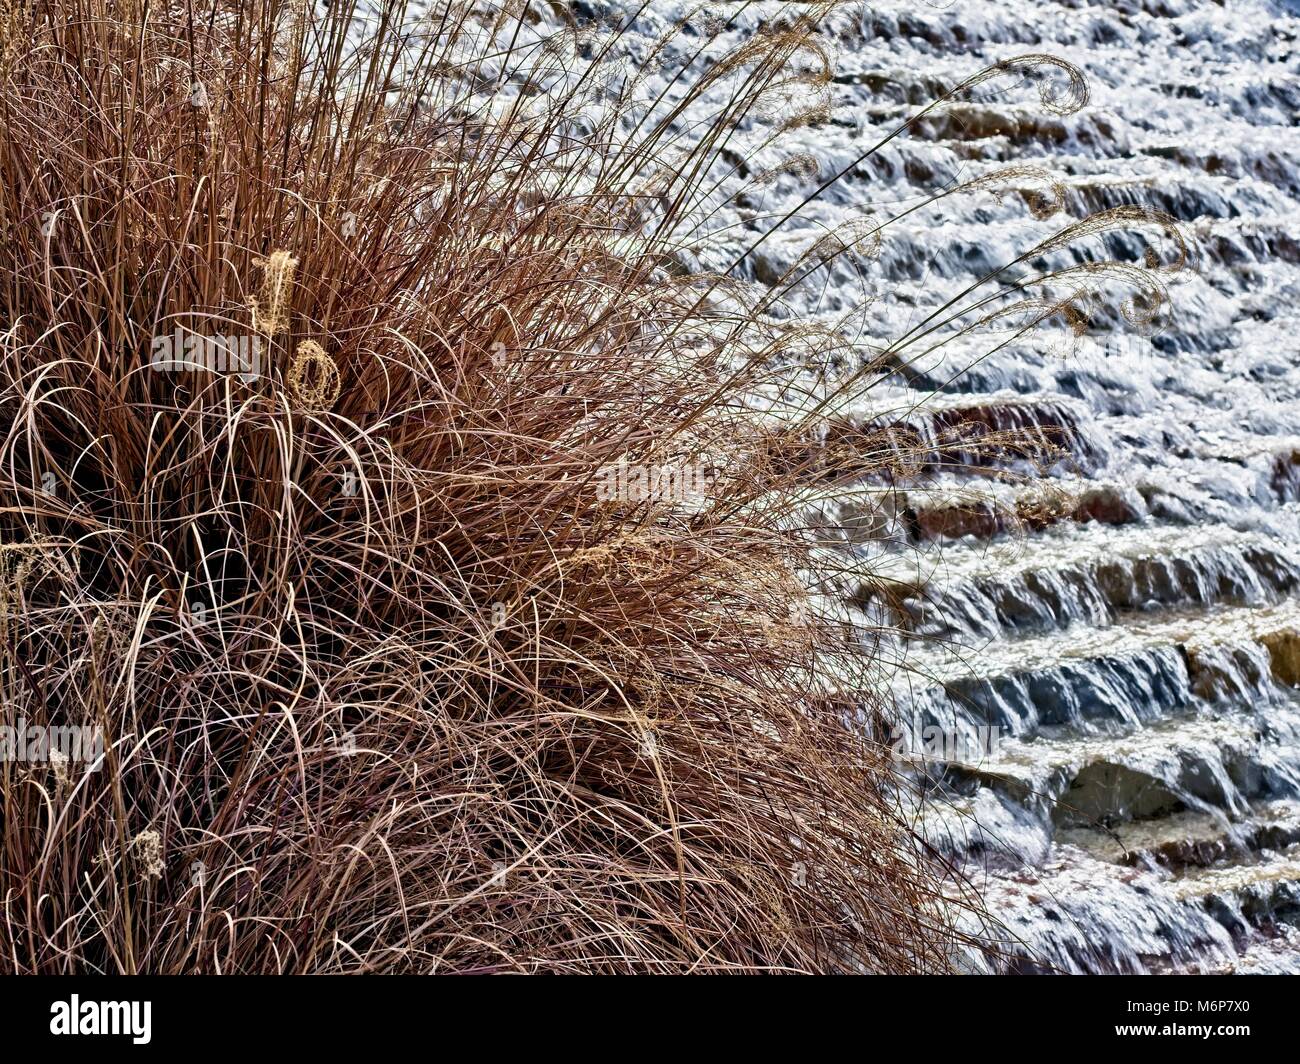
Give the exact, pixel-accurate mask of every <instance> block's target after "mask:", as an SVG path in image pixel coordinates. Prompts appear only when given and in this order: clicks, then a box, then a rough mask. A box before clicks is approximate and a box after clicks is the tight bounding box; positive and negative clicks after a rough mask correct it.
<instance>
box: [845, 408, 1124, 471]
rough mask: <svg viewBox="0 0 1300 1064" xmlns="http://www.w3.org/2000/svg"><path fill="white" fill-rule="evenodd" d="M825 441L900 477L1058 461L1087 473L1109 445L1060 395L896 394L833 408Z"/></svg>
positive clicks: (1030, 467)
mask: <svg viewBox="0 0 1300 1064" xmlns="http://www.w3.org/2000/svg"><path fill="white" fill-rule="evenodd" d="M825 446H826V447H827V448H830V449H832V450H834V451H839V450H847V451H850V452H852V453H859V454H862V455H863V457H864V458H866V459H867V460H866V461H865V462H864V467H865V469H866V470H867V471H869V472H870V471H873V470H875V469H879V468H882V467H887V468H888V469H889V470H890V471H891V473H892V475H894V476H895V477H904V478H906V477H908V476H917V475H921V474H932V473H934V472H935V471H936V470H939V469H943V468H950V469H951V468H958V467H960V468H962V469H963V471H965V472H996V471H997V470H998V469H1002V468H1006V469H1012V470H1015V469H1020V470H1022V471H1027V472H1035V473H1038V474H1040V475H1041V474H1042V473H1043V472H1045V471H1047V470H1049V469H1052V468H1054V467H1057V468H1061V469H1062V470H1067V469H1069V470H1073V471H1074V472H1076V473H1077V472H1087V471H1090V470H1092V469H1094V468H1096V467H1097V466H1099V465H1100V464H1101V463H1102V462H1103V460H1104V457H1105V454H1106V452H1107V444H1106V441H1105V439H1104V438H1103V437H1102V435H1101V434H1100V431H1099V429H1098V427H1097V425H1096V423H1095V422H1094V421H1092V420H1091V419H1090V418H1089V417H1088V415H1087V413H1086V412H1085V411H1084V410H1083V409H1082V408H1081V407H1080V406H1079V405H1078V404H1076V403H1075V402H1074V401H1073V400H1071V399H1068V398H1065V397H1063V396H1060V395H1021V394H1018V393H1015V392H1002V393H996V394H986V395H965V394H961V393H944V392H941V393H929V394H927V393H920V392H898V391H895V392H894V393H893V394H888V395H882V396H881V397H880V398H879V399H877V400H874V401H872V402H871V403H869V404H868V403H861V404H857V405H856V406H855V407H854V408H852V409H847V410H843V411H841V412H838V413H837V414H835V415H834V416H833V417H832V418H831V419H830V420H829V424H828V426H827V432H826V437H825Z"/></svg>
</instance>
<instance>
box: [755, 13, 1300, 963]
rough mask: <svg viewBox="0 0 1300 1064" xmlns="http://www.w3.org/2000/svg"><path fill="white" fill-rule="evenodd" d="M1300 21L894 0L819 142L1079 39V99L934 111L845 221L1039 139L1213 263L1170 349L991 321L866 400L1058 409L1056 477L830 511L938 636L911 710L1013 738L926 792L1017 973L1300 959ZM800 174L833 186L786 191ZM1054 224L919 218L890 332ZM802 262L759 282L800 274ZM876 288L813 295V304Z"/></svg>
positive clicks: (809, 143)
mask: <svg viewBox="0 0 1300 1064" xmlns="http://www.w3.org/2000/svg"><path fill="white" fill-rule="evenodd" d="M1296 14H1297V12H1296V10H1295V8H1294V6H1292V7H1291V8H1290V9H1288V6H1287V5H1283V4H1276V3H1274V4H1268V3H1262V2H1261V3H1240V4H1231V5H1226V6H1220V5H1217V4H1212V3H1206V2H1204V0H1150V2H1144V3H1142V2H1135V3H1124V4H1119V5H1113V4H1108V3H1107V4H1103V3H1095V4H1090V3H1087V2H1083V0H1075V2H1071V3H1035V4H1028V3H1018V2H1013V3H999V4H991V3H980V4H975V3H956V4H953V5H951V6H949V7H947V8H937V7H931V6H927V5H924V4H915V3H908V4H893V3H880V4H871V5H870V6H869V7H868V8H867V9H864V10H863V11H862V12H861V14H860V17H858V18H854V19H851V20H848V21H846V22H845V23H844V24H843V25H842V26H839V27H838V28H837V30H836V31H835V36H836V37H838V39H839V40H838V43H839V45H840V46H841V51H840V60H839V68H838V76H837V84H836V100H835V106H834V107H833V109H832V111H831V114H832V115H833V116H834V117H833V119H832V122H831V123H830V124H828V125H825V126H822V127H818V128H814V129H809V130H806V131H804V132H803V133H802V137H803V138H804V140H805V142H806V143H805V144H804V145H803V148H804V150H807V151H809V152H810V153H811V154H813V155H814V156H815V157H818V158H821V159H826V160H828V162H827V164H826V165H834V164H833V163H832V162H830V160H832V159H838V157H839V156H843V155H846V154H847V153H848V152H849V151H851V150H852V148H853V146H854V145H855V144H857V143H866V142H869V141H871V140H874V139H878V137H879V135H880V134H882V133H885V132H888V130H889V129H890V128H892V125H896V124H897V123H898V122H899V121H901V120H902V119H904V118H906V116H907V114H908V113H910V111H912V110H915V105H916V103H917V102H918V101H921V100H924V99H925V98H927V95H928V94H932V92H933V85H932V81H933V79H936V78H937V79H939V80H940V81H943V82H945V83H947V84H952V83H954V82H956V81H958V80H960V78H961V77H962V76H966V75H969V74H970V73H971V72H972V71H973V70H974V69H978V68H979V67H980V66H982V65H986V64H988V63H992V62H996V61H997V60H999V59H1002V58H1004V57H1006V56H1008V55H1015V54H1019V53H1023V52H1049V53H1052V54H1054V55H1060V56H1062V57H1063V58H1065V59H1067V60H1069V61H1071V62H1073V63H1075V64H1077V65H1078V66H1079V67H1080V68H1081V69H1083V70H1084V72H1085V73H1086V74H1087V76H1088V78H1089V81H1090V84H1091V88H1092V100H1091V103H1090V104H1089V105H1088V106H1087V107H1086V108H1083V109H1082V110H1080V111H1079V112H1077V113H1075V114H1073V115H1068V116H1061V117H1056V116H1046V117H1045V116H1044V115H1043V114H1042V112H1041V110H1040V109H1038V108H1036V107H1035V106H1034V105H1035V103H1036V101H1034V100H1032V99H1027V100H1022V101H1020V102H1019V103H1017V102H1013V101H1012V100H1010V99H1007V100H1005V101H1003V102H991V101H989V100H984V101H982V102H979V103H969V104H966V105H963V106H962V107H960V108H954V109H953V110H954V111H957V112H958V115H957V116H956V117H958V118H960V119H961V121H956V120H955V119H954V117H953V116H951V115H947V116H944V117H939V118H936V119H934V120H933V121H932V122H929V123H928V124H926V125H924V126H922V127H921V128H920V129H919V130H917V131H914V132H913V134H912V135H911V136H910V138H908V139H907V140H905V141H904V140H902V139H900V140H899V141H897V142H894V144H893V145H891V146H890V149H889V150H887V151H886V152H885V153H883V156H877V157H875V159H874V163H875V165H874V167H873V168H872V169H871V170H870V172H867V173H862V174H861V175H858V174H854V175H852V176H853V180H848V181H846V182H843V183H841V185H839V186H837V187H836V190H835V193H834V194H833V195H832V196H830V197H829V200H828V201H827V202H825V203H824V204H822V205H819V207H818V208H816V211H821V212H822V213H821V221H822V223H823V224H826V225H834V224H835V219H836V216H837V215H836V212H837V211H842V212H845V215H847V213H848V212H849V211H850V210H851V205H852V204H853V203H854V202H855V201H859V200H860V201H868V200H872V199H873V198H878V197H879V194H880V191H881V185H882V184H883V185H884V186H885V188H886V189H887V190H888V196H889V198H890V199H893V200H896V201H906V200H907V199H908V198H909V196H911V197H914V196H918V195H920V194H923V193H924V192H928V191H932V190H933V189H934V188H935V187H936V184H937V183H940V182H942V181H943V180H945V179H948V180H951V179H952V178H954V177H957V176H958V175H960V178H959V179H961V180H968V179H969V178H970V177H971V176H974V175H977V174H979V173H980V172H981V171H982V170H983V169H986V168H989V167H992V166H996V165H1003V164H1005V163H1006V161H1008V160H1014V161H1015V162H1016V163H1027V164H1033V165H1038V166H1043V167H1047V168H1051V169H1052V170H1053V171H1054V172H1055V173H1056V174H1058V175H1060V180H1061V182H1062V183H1063V185H1064V188H1065V197H1064V199H1065V208H1066V214H1067V216H1073V217H1076V218H1080V217H1084V216H1086V215H1087V214H1088V213H1090V212H1092V211H1096V210H1103V209H1107V208H1112V207H1116V206H1120V205H1125V204H1130V205H1131V204H1143V205H1148V206H1151V207H1154V208H1157V209H1160V210H1164V211H1167V212H1169V213H1170V214H1171V215H1172V216H1173V217H1174V218H1176V219H1177V221H1178V223H1179V224H1180V226H1182V227H1183V228H1184V229H1185V231H1186V232H1187V234H1188V236H1189V240H1190V242H1192V243H1193V244H1194V246H1195V249H1196V251H1197V253H1198V257H1197V268H1196V270H1195V271H1193V272H1189V273H1186V274H1184V275H1182V276H1181V277H1180V279H1179V280H1178V281H1177V283H1176V284H1175V285H1174V286H1173V291H1172V300H1173V317H1172V320H1171V321H1170V322H1169V324H1168V325H1167V326H1166V327H1165V328H1164V329H1163V330H1162V331H1160V332H1159V333H1158V334H1157V335H1155V336H1153V337H1142V336H1138V335H1134V334H1124V333H1123V332H1122V331H1119V330H1116V331H1114V332H1111V333H1108V334H1107V333H1093V334H1089V335H1086V336H1084V338H1083V339H1082V340H1080V341H1077V342H1076V341H1070V340H1069V339H1068V338H1067V339H1066V342H1064V343H1062V342H1061V337H1060V336H1051V335H1050V334H1048V335H1045V334H1043V333H1042V332H1040V333H1038V334H1035V335H1034V336H1033V338H1032V339H1028V338H1026V339H1025V340H1022V341H1018V342H1016V343H1014V344H1010V345H1007V346H1005V347H1003V348H1002V349H1000V350H998V351H996V352H995V353H993V354H991V355H989V356H988V357H986V358H977V357H976V356H977V355H978V354H979V353H980V352H981V351H983V350H987V349H988V346H989V344H988V343H987V342H985V344H984V347H983V348H981V347H980V346H979V340H978V337H971V338H970V342H971V347H970V348H969V349H963V350H962V351H960V352H959V351H954V350H953V349H951V348H945V349H943V354H941V355H936V356H934V357H932V358H930V359H929V360H924V359H923V360H920V361H919V362H913V363H912V364H909V365H908V366H907V367H906V372H905V374H904V376H905V377H906V379H905V380H904V381H900V380H899V379H898V375H897V374H895V375H894V376H893V377H892V378H890V379H889V380H888V381H887V382H885V383H884V384H882V386H881V387H879V388H876V389H874V390H873V396H874V398H873V399H872V402H871V404H870V406H871V408H870V409H867V410H864V411H862V412H861V417H862V418H863V419H866V420H870V419H872V418H879V417H880V416H881V414H880V413H879V412H880V411H881V410H885V409H887V408H889V407H892V408H893V409H895V410H897V411H905V412H906V413H905V415H899V416H898V417H896V418H895V421H896V422H897V421H898V420H906V421H907V422H908V423H909V424H911V425H912V426H913V428H914V429H916V430H917V432H918V435H919V437H920V438H921V439H925V438H927V437H926V430H925V427H924V425H923V424H919V423H924V422H925V421H926V420H927V419H929V422H930V423H931V424H932V425H934V426H940V427H942V426H943V425H950V424H952V422H953V414H952V412H953V411H959V412H960V411H965V412H967V413H966V415H965V417H966V419H967V420H969V421H975V422H978V423H980V424H982V425H985V426H988V427H993V428H997V429H1012V430H1015V429H1019V430H1024V429H1025V428H1026V427H1027V426H1028V427H1029V428H1031V429H1032V428H1033V427H1035V426H1039V427H1042V428H1043V429H1044V432H1045V433H1050V436H1051V438H1052V440H1053V441H1054V442H1055V443H1056V445H1057V449H1058V452H1059V453H1057V454H1055V455H1053V456H1052V457H1051V458H1050V459H1047V460H1040V461H1038V462H1036V463H1031V465H1032V466H1033V468H1029V469H1026V468H1025V467H1024V463H1022V462H1021V463H1017V462H1006V463H1000V462H998V461H997V460H996V459H987V458H986V459H983V460H981V461H975V462H973V461H963V460H962V456H960V455H958V456H956V460H950V461H948V462H945V463H941V464H940V466H939V467H938V468H937V470H936V471H935V472H933V474H932V475H931V476H929V477H927V478H925V479H924V481H923V482H922V483H921V484H919V485H915V486H913V485H909V486H907V487H904V488H901V489H898V490H891V491H890V492H889V493H887V494H889V496H890V502H889V505H888V506H887V507H886V506H881V505H879V504H878V503H877V504H875V505H870V504H867V505H864V504H863V502H862V501H861V497H860V496H856V497H855V498H854V500H852V501H840V502H837V500H836V499H835V498H834V496H833V494H831V495H828V497H827V498H826V500H825V501H824V503H823V506H822V509H823V510H826V511H830V512H831V514H832V516H833V519H834V520H835V521H836V522H838V523H839V524H840V525H841V526H842V527H847V528H848V529H849V530H850V532H851V533H852V534H851V535H850V536H849V538H850V539H851V540H852V541H853V547H852V549H853V550H854V551H855V552H856V555H857V558H858V560H859V562H860V571H861V573H862V577H861V579H860V581H859V582H858V583H859V586H858V587H857V589H856V591H855V593H854V594H852V596H851V598H852V600H853V602H854V605H855V607H857V608H859V609H862V610H865V611H868V612H870V611H872V610H876V611H878V613H879V611H883V612H885V613H887V614H888V613H891V612H892V614H893V615H894V616H895V618H896V619H897V622H898V623H899V624H900V625H901V626H902V627H903V628H905V629H907V630H908V631H909V632H910V638H907V639H906V640H905V646H904V648H903V652H904V656H905V660H906V664H907V668H906V669H905V670H904V671H902V672H901V673H900V675H899V677H898V680H897V683H898V686H899V694H900V698H899V704H900V707H902V708H901V712H902V714H903V717H904V719H905V720H911V721H912V722H913V723H915V725H916V726H917V727H918V728H919V727H932V728H935V729H939V730H942V731H945V732H951V731H953V730H956V731H959V732H960V731H965V732H966V733H969V732H970V731H971V730H972V729H974V728H976V727H978V726H980V725H984V726H986V727H987V726H989V725H993V726H996V727H997V728H998V733H997V734H998V735H999V736H1000V739H1001V741H1000V742H999V743H998V744H997V745H996V747H995V748H994V749H992V750H991V751H985V752H983V753H982V754H980V755H978V756H976V757H973V758H971V759H970V761H969V763H965V764H963V763H960V762H957V761H951V760H946V759H942V758H937V759H934V760H933V761H932V762H931V763H929V764H927V766H926V771H925V774H924V779H925V782H926V785H927V788H928V790H927V794H926V797H925V800H924V803H923V818H924V823H925V825H926V831H927V833H928V835H929V837H930V838H931V840H932V841H933V842H934V844H935V845H936V846H937V847H938V848H939V849H940V850H942V851H943V852H945V853H947V854H948V855H950V856H951V857H953V858H955V859H956V860H958V861H959V862H961V865H962V868H963V870H964V872H965V874H966V875H968V876H969V877H970V878H971V879H972V880H973V881H974V882H975V884H976V886H977V887H978V888H979V889H980V890H981V892H982V894H983V897H984V898H985V900H986V902H987V904H988V907H989V909H990V912H991V914H992V915H993V917H994V918H995V919H997V920H999V921H1000V922H1001V923H1002V924H1003V925H1004V928H1003V932H1002V934H1003V942H1002V945H1003V947H1004V949H1005V953H1004V954H1003V955H1002V956H1000V957H998V958H996V959H993V960H990V961H988V962H987V966H988V967H989V968H991V969H993V970H1052V969H1056V970H1064V971H1070V972H1106V971H1206V970H1230V971H1242V972H1247V971H1300V933H1297V932H1296V931H1295V930H1294V925H1295V924H1296V922H1297V918H1300V802H1298V801H1297V798H1298V797H1300V794H1298V790H1297V788H1298V785H1300V692H1297V689H1296V684H1297V683H1298V682H1300V607H1298V604H1297V586H1298V585H1300V534H1298V533H1300V520H1298V517H1300V507H1298V506H1297V498H1298V496H1300V493H1298V492H1297V486H1298V484H1300V316H1298V315H1297V312H1296V309H1295V308H1296V297H1297V295H1298V294H1300V244H1297V243H1296V239H1295V237H1294V235H1293V233H1292V232H1291V231H1290V226H1291V223H1292V221H1293V220H1294V219H1295V217H1297V211H1298V209H1300V202H1298V201H1300V46H1298V45H1297V39H1298V37H1300V19H1297V18H1296V17H1295V16H1296ZM776 191H777V192H778V193H781V194H784V196H785V198H787V199H789V200H790V201H791V202H797V201H796V200H795V197H796V196H798V195H799V194H800V193H801V192H802V191H805V190H804V189H802V188H800V187H799V183H798V181H797V180H796V179H794V178H782V181H781V183H780V184H778V186H777V189H776ZM782 205H783V204H782V203H781V202H776V201H775V199H773V200H769V202H767V203H765V204H764V207H765V209H766V210H772V211H776V212H779V211H780V210H781V208H782ZM816 211H815V212H814V213H816ZM1067 220H1068V218H1067ZM1028 228H1031V225H1030V223H1027V222H1025V221H1024V220H1023V219H1021V220H1019V221H1017V220H1014V219H1013V215H1012V211H1011V210H1010V209H1009V208H1008V207H1007V206H1005V205H1003V204H1001V203H999V202H998V201H997V200H994V199H992V198H991V197H990V198H980V197H974V198H966V199H958V198H953V199H951V200H947V201H945V205H944V206H943V208H942V210H941V211H940V212H939V222H938V223H937V224H936V221H935V216H934V214H928V215H925V216H924V217H923V218H918V219H917V221H916V222H915V223H914V224H911V223H910V220H909V221H904V222H903V223H901V224H899V225H896V226H891V227H890V229H889V230H888V231H887V234H886V239H885V241H884V244H883V246H882V250H881V253H880V254H879V256H878V259H877V262H876V264H875V265H876V267H877V274H876V276H877V278H878V281H877V284H876V286H875V287H876V296H877V299H876V306H875V308H874V310H873V312H872V316H869V317H868V318H867V323H868V326H869V328H870V332H871V334H872V335H874V336H878V337H880V338H881V339H882V340H888V339H889V338H891V337H894V336H897V335H899V334H900V333H902V332H905V331H906V330H907V329H908V328H910V327H911V326H912V325H913V324H914V323H915V321H916V320H918V319H921V318H923V317H924V316H925V315H926V313H928V311H929V309H930V308H932V307H934V306H937V305H939V304H940V303H942V302H943V301H944V300H946V299H947V298H949V296H950V294H951V293H952V292H954V291H956V290H958V289H959V288H960V287H962V286H964V285H965V284H967V283H969V282H970V281H971V280H973V279H974V278H976V277H978V276H979V275H980V274H981V273H983V272H984V271H986V270H988V269H990V268H992V267H994V266H996V265H997V264H998V263H999V262H1003V261H1007V260H1009V259H1011V258H1013V257H1014V255H1015V254H1016V252H1017V249H1018V248H1023V247H1024V246H1025V245H1026V243H1028V241H1027V240H1026V236H1025V230H1026V229H1028ZM1034 232H1035V233H1036V232H1038V231H1037V230H1034ZM780 251H781V248H780V245H779V244H778V245H777V247H776V248H775V249H773V251H772V252H770V254H771V255H772V257H773V259H774V261H772V262H768V263H766V264H764V263H763V262H762V261H760V262H759V263H757V264H756V265H755V273H756V275H757V276H760V277H761V276H763V275H764V274H771V275H775V274H779V272H780V271H781V269H782V268H783V267H784V265H785V264H784V263H783V262H780V261H779V255H780ZM764 253H765V252H764V251H763V250H760V252H759V253H758V254H759V256H760V257H761V256H762V255H763V254H764ZM851 297H852V293H851V292H850V291H847V290H846V291H844V292H842V293H839V294H838V295H837V294H836V293H834V292H832V291H830V290H819V291H818V292H816V293H815V300H812V299H811V298H810V301H809V302H807V303H805V304H804V305H802V306H800V307H799V308H798V309H799V311H800V312H801V313H803V314H807V315H816V314H818V313H821V312H823V311H826V310H834V309H842V307H843V305H845V304H846V303H847V302H848V301H849V300H850V299H851ZM793 298H795V297H792V299H793ZM857 413H858V412H855V415H856V414H857ZM950 457H951V456H950ZM1008 474H1016V475H1008ZM1044 499H1046V500H1047V503H1046V504H1045V503H1044V501H1043V500H1044ZM855 518H856V520H855ZM878 613H877V615H878Z"/></svg>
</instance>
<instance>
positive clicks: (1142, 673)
mask: <svg viewBox="0 0 1300 1064" xmlns="http://www.w3.org/2000/svg"><path fill="white" fill-rule="evenodd" d="M906 663H907V670H908V671H907V673H906V674H905V675H904V676H902V677H901V678H900V680H899V681H898V687H897V694H898V696H899V698H900V705H901V706H902V707H904V708H903V709H902V712H903V713H904V715H906V714H907V713H908V712H909V710H908V709H907V708H906V707H909V706H910V712H911V713H914V714H920V715H921V716H922V717H924V718H925V720H926V721H927V723H929V722H933V723H936V724H939V725H940V726H944V725H945V724H951V723H952V722H954V721H958V722H962V723H970V722H975V721H978V722H981V723H986V724H992V725H997V726H999V727H1002V728H1004V729H1006V730H1007V731H1008V732H1009V733H1011V734H1018V735H1027V734H1033V733H1035V732H1037V731H1038V730H1039V729H1040V728H1042V727H1043V726H1051V725H1065V726H1069V727H1071V728H1074V729H1078V730H1090V729H1093V730H1095V728H1096V727H1103V726H1107V725H1109V726H1114V725H1116V724H1119V725H1127V726H1134V725H1138V724H1141V723H1143V722H1144V721H1150V720H1155V719H1159V718H1160V717H1162V716H1166V715H1168V714H1169V713H1171V712H1175V711H1177V710H1179V709H1181V708H1183V707H1185V706H1187V705H1188V704H1189V703H1191V702H1192V701H1193V700H1197V699H1207V700H1211V701H1216V700H1217V701H1224V702H1235V703H1238V704H1242V703H1246V704H1253V703H1263V702H1267V701H1270V700H1271V699H1272V698H1274V697H1276V696H1279V695H1281V694H1282V693H1283V692H1284V691H1285V690H1286V689H1287V688H1291V687H1294V686H1296V685H1297V684H1300V602H1296V601H1286V602H1282V603H1279V604H1277V605H1275V606H1264V607H1235V608H1234V607H1222V608H1213V609H1208V610H1195V611H1177V612H1163V613H1158V614H1156V615H1154V616H1152V617H1141V618H1138V619H1134V618H1130V617H1124V618H1122V619H1121V621H1120V622H1119V623H1116V624H1111V625H1106V626H1102V627H1092V626H1081V625H1076V626H1073V627H1070V628H1066V629H1062V630H1060V631H1058V632H1053V633H1052V634H1050V635H1045V636H1033V637H1026V638H1020V639H1003V640H997V641H994V642H990V643H989V644H987V645H986V646H983V647H980V648H978V649H974V648H959V647H952V646H949V647H925V648H913V649H909V650H908V652H907V659H906Z"/></svg>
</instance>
